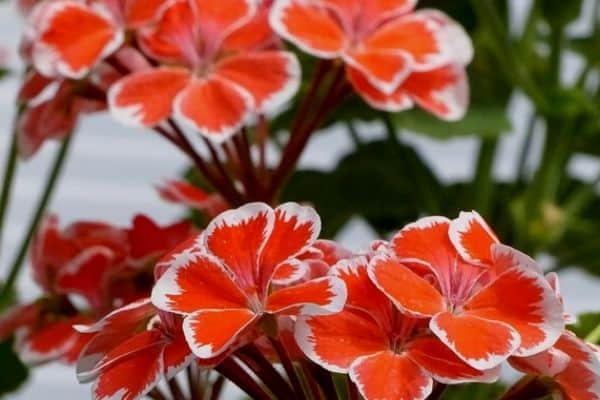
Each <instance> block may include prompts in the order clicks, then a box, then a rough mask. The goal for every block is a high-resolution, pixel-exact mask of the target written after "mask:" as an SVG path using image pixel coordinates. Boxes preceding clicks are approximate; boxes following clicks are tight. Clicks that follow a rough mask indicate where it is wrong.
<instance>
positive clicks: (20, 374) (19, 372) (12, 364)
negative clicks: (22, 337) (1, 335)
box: [0, 339, 29, 397]
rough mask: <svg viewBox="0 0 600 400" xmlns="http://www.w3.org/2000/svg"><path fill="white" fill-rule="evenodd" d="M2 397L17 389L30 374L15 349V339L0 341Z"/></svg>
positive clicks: (0, 391)
mask: <svg viewBox="0 0 600 400" xmlns="http://www.w3.org/2000/svg"><path fill="white" fill-rule="evenodd" d="M0 369H1V370H2V373H1V374H0V397H2V396H4V395H6V394H7V393H11V392H14V391H15V390H17V389H18V388H19V387H20V386H21V385H22V384H23V382H25V381H26V380H27V377H28V375H29V373H28V371H27V367H26V366H25V365H24V364H23V363H22V362H21V360H20V359H19V357H18V356H17V355H16V354H15V352H14V351H13V340H12V339H9V340H6V341H4V342H2V343H0Z"/></svg>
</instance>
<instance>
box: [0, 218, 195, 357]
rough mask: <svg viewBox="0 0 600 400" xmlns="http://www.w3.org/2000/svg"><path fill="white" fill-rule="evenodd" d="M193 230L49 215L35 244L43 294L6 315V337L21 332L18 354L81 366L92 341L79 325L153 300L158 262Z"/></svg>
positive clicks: (1, 323)
mask: <svg viewBox="0 0 600 400" xmlns="http://www.w3.org/2000/svg"><path fill="white" fill-rule="evenodd" d="M193 232H194V231H193V228H192V227H191V225H190V224H189V223H188V222H186V221H182V222H178V223H176V224H173V225H169V226H165V227H161V226H158V225H156V223H155V222H153V221H152V220H151V219H149V218H148V217H146V216H144V215H138V216H136V217H135V218H134V220H133V223H132V226H130V227H128V228H121V227H117V226H113V225H109V224H106V223H103V222H96V221H81V222H76V223H73V224H71V225H69V226H68V227H66V228H65V229H60V227H59V221H58V217H57V216H55V215H49V216H47V217H46V218H45V219H44V221H43V222H42V224H41V226H40V228H39V230H38V233H37V235H36V237H35V238H34V241H33V244H32V247H31V266H32V275H33V279H34V281H35V283H36V284H37V285H38V287H39V288H40V289H41V291H42V295H41V296H40V297H39V298H38V299H37V300H36V301H34V302H32V303H29V304H25V305H22V306H18V307H16V308H14V309H13V310H11V311H9V312H8V313H7V314H5V315H3V316H2V317H1V318H0V337H1V338H2V339H6V338H7V337H10V336H12V335H13V334H16V335H17V339H18V340H17V343H16V347H17V351H18V353H19V354H20V355H21V358H22V359H23V360H24V361H25V362H27V363H29V364H39V363H44V362H48V361H53V360H58V359H61V360H63V361H65V362H67V363H73V362H75V361H76V360H77V358H78V356H79V353H80V351H81V349H82V347H83V345H84V344H86V343H87V339H88V338H87V337H86V336H83V335H80V334H79V333H78V332H77V331H75V330H73V328H72V326H73V325H77V324H89V323H92V322H93V321H94V320H95V319H97V318H99V317H101V316H103V315H105V314H106V313H107V312H109V311H111V310H113V309H114V308H115V307H121V306H123V305H125V304H129V303H130V302H132V301H135V300H137V299H140V298H143V297H146V296H148V294H149V293H150V290H151V288H152V283H153V271H154V263H155V262H156V260H157V259H158V258H160V257H162V256H163V255H164V253H165V252H166V251H167V250H169V249H170V248H171V247H172V246H174V245H175V244H177V243H178V242H180V241H182V240H183V239H185V238H186V237H188V236H189V235H190V234H192V233H193ZM77 299H82V300H83V301H76V300H77Z"/></svg>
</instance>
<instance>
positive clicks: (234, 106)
mask: <svg viewBox="0 0 600 400" xmlns="http://www.w3.org/2000/svg"><path fill="white" fill-rule="evenodd" d="M267 3H268V2H264V3H263V4H261V5H257V3H256V2H255V1H253V0H225V1H224V0H179V1H174V2H172V3H171V4H170V5H169V6H168V7H167V8H166V9H165V10H164V11H163V13H162V15H161V17H160V21H159V22H158V24H157V25H156V26H154V27H152V28H149V29H145V30H142V31H140V45H141V46H142V48H143V49H144V50H145V52H146V53H147V54H148V55H150V56H151V57H152V58H154V59H156V60H157V61H159V62H160V63H164V64H165V65H161V66H158V67H157V68H154V69H151V70H148V71H142V72H138V73H134V74H131V75H130V76H127V77H125V78H124V79H123V80H122V81H120V82H118V83H117V84H115V85H114V86H113V87H112V89H111V91H110V92H109V104H110V109H111V111H112V113H113V115H114V116H115V117H116V118H117V119H119V120H122V121H123V122H125V123H131V124H134V125H143V126H155V125H157V124H159V123H160V122H162V121H163V120H164V119H166V118H168V117H170V116H171V115H172V114H174V116H175V117H176V118H177V119H178V120H181V121H182V122H184V123H187V124H188V125H190V126H191V127H192V128H194V129H196V130H197V131H198V132H199V133H200V134H202V135H204V136H205V137H207V138H209V139H211V140H214V141H218V142H222V141H224V140H227V139H228V138H229V137H230V136H231V135H233V134H234V133H236V132H237V131H238V130H239V129H240V128H241V127H242V125H244V124H245V123H247V122H249V119H250V118H251V117H252V116H254V115H256V114H264V113H270V112H272V111H275V110H277V109H278V108H280V107H281V106H282V105H283V104H284V103H285V102H287V101H288V100H289V99H290V98H291V97H292V96H293V95H294V94H295V92H296V90H297V88H298V85H299V82H300V66H299V63H298V60H297V59H296V56H295V55H294V54H293V53H290V52H287V51H282V50H279V49H278V46H277V45H276V43H277V40H276V37H275V35H274V33H273V32H272V31H271V29H270V27H269V24H268V20H267V11H268V6H267Z"/></svg>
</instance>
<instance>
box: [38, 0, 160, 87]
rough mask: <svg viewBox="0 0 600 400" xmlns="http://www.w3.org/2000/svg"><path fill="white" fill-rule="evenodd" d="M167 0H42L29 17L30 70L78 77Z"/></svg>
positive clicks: (152, 16)
mask: <svg viewBox="0 0 600 400" xmlns="http://www.w3.org/2000/svg"><path fill="white" fill-rule="evenodd" d="M166 3H167V1H166V0H92V1H89V2H82V1H76V0H58V1H51V0H47V1H43V2H41V3H40V4H38V5H37V6H36V7H35V8H34V10H33V11H32V13H31V15H30V21H29V24H28V25H29V29H30V30H31V32H30V36H31V37H32V39H33V49H32V58H33V64H34V65H35V68H36V69H37V70H38V71H39V72H41V73H42V74H44V75H46V76H49V77H56V76H63V77H68V78H73V79H81V78H83V77H84V76H85V75H86V74H87V73H88V72H89V71H90V70H91V69H92V68H93V67H94V66H96V65H97V64H98V63H99V62H100V61H101V60H102V59H104V58H106V57H108V56H109V55H111V54H113V53H114V52H115V51H116V50H117V49H119V48H120V47H121V45H122V44H123V42H124V40H125V30H126V29H128V28H132V29H133V28H139V27H140V26H143V25H144V24H147V23H149V22H152V21H153V20H154V19H155V18H156V16H157V14H158V12H159V10H160V9H161V7H162V6H164V5H165V4H166Z"/></svg>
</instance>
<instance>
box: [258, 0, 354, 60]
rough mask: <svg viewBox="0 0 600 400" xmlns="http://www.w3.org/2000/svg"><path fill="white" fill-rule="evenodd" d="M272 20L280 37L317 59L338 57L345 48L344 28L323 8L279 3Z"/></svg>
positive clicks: (293, 0)
mask: <svg viewBox="0 0 600 400" xmlns="http://www.w3.org/2000/svg"><path fill="white" fill-rule="evenodd" d="M270 21H271V26H272V27H273V29H274V30H275V31H276V32H277V33H278V34H279V35H280V36H282V37H283V38H285V39H287V40H289V41H290V42H292V43H294V44H295V45H296V46H298V47H300V48H301V49H302V50H304V51H306V52H307V53H309V54H313V55H316V56H318V57H323V58H335V57H338V56H340V55H341V54H342V51H343V49H344V47H345V46H346V37H345V32H344V31H343V29H342V27H341V26H340V25H339V24H338V23H337V21H336V20H335V19H334V18H333V17H332V16H331V14H330V12H329V10H328V9H326V8H325V7H323V6H320V5H312V4H311V5H309V4H306V3H304V2H300V1H298V0H277V1H276V2H275V3H274V4H273V7H272V9H271V15H270Z"/></svg>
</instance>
